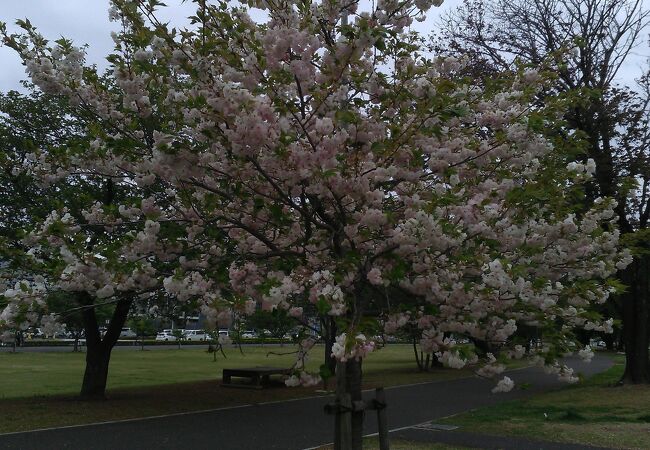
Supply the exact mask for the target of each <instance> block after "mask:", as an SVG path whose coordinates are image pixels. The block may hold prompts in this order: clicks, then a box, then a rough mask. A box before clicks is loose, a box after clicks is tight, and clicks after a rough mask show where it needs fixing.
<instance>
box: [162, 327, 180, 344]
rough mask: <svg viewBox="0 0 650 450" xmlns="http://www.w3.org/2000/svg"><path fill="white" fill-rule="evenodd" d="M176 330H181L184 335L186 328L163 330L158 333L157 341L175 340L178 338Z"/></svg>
mask: <svg viewBox="0 0 650 450" xmlns="http://www.w3.org/2000/svg"><path fill="white" fill-rule="evenodd" d="M174 332H180V333H181V335H182V336H184V334H183V333H184V332H185V330H182V329H177V330H162V331H161V332H160V333H158V334H157V335H156V340H157V341H172V342H175V341H176V340H177V339H178V338H177V337H176V335H175V334H174Z"/></svg>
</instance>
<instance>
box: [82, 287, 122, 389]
mask: <svg viewBox="0 0 650 450" xmlns="http://www.w3.org/2000/svg"><path fill="white" fill-rule="evenodd" d="M79 298H80V302H81V304H82V305H84V306H88V308H87V309H84V310H82V313H81V314H82V317H83V322H84V329H85V332H86V370H85V372H84V378H83V382H82V385H81V392H80V394H79V396H80V397H81V398H82V399H84V400H103V399H105V398H106V382H107V380H108V365H109V362H110V359H111V351H112V350H113V347H114V346H115V343H116V342H117V339H118V338H119V337H120V332H121V331H122V327H123V326H124V323H125V322H126V317H127V315H128V313H129V308H130V307H131V302H132V301H131V300H125V299H122V300H119V301H118V302H117V304H116V305H115V310H114V311H113V316H112V317H111V321H110V323H109V325H108V327H107V329H106V334H105V335H104V338H103V339H102V337H101V335H100V333H99V324H98V323H97V316H96V315H95V308H94V307H93V298H92V297H91V296H90V295H89V294H87V293H80V294H79Z"/></svg>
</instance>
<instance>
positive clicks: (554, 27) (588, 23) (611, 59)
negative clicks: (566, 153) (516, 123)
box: [434, 0, 650, 383]
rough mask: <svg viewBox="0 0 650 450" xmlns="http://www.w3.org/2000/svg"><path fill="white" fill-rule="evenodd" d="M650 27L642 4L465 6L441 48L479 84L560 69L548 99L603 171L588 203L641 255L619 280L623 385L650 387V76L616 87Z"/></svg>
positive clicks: (555, 1)
mask: <svg viewBox="0 0 650 450" xmlns="http://www.w3.org/2000/svg"><path fill="white" fill-rule="evenodd" d="M649 18H650V11H649V10H648V9H646V8H645V6H644V2H643V1H641V0H532V1H531V0H494V1H493V0H490V1H486V0H465V1H464V2H463V4H462V5H461V6H460V7H458V8H457V9H456V10H452V11H451V12H450V13H449V14H448V15H447V16H446V17H445V18H444V19H443V21H442V25H443V26H442V31H441V32H440V33H438V36H437V38H436V39H435V40H434V43H435V44H434V47H435V48H436V49H437V51H439V52H441V53H444V54H447V55H454V56H461V57H466V58H467V59H468V60H470V61H472V64H470V65H469V67H470V68H471V69H470V70H468V71H467V72H468V73H471V74H472V75H473V76H474V77H479V78H480V77H483V78H486V77H489V76H491V75H493V74H495V73H498V72H500V71H502V70H512V69H513V68H514V67H515V66H516V65H517V64H529V65H532V66H537V65H541V64H547V63H551V64H553V66H554V68H555V71H556V73H557V79H556V82H555V83H554V85H553V87H552V88H551V92H549V93H548V94H552V93H560V94H561V95H564V96H565V97H566V98H568V99H569V100H570V101H571V107H570V108H569V110H568V111H567V112H566V114H565V115H564V118H565V120H566V126H567V128H566V133H567V134H573V133H577V134H578V135H579V136H581V137H582V138H583V139H584V143H585V145H584V151H583V152H581V153H576V154H575V156H574V158H575V159H576V160H577V161H579V162H583V163H584V162H585V161H586V160H587V159H588V158H591V159H593V160H594V161H595V163H596V166H595V176H594V183H593V184H592V185H591V187H590V188H589V189H588V190H587V201H588V202H593V201H594V200H595V199H597V198H598V197H612V198H614V199H616V201H617V205H616V208H615V211H616V214H617V221H618V225H619V229H620V230H621V233H623V235H624V238H623V242H624V243H625V244H626V245H628V247H629V248H631V249H632V250H633V252H634V255H635V258H634V261H633V263H632V264H630V265H629V266H628V267H627V268H626V269H625V270H622V271H620V272H619V275H618V276H619V278H620V279H621V280H622V281H623V283H624V284H625V285H627V289H626V291H625V292H624V293H623V294H622V295H620V296H619V297H618V300H616V302H617V305H618V307H617V310H618V316H619V317H621V318H622V322H623V331H622V333H623V341H624V343H625V352H626V366H625V373H624V375H623V377H622V379H621V382H622V383H650V358H649V356H650V355H649V352H648V347H649V345H650V325H649V322H650V292H649V290H648V287H647V286H648V277H649V275H648V274H649V273H650V272H649V271H648V270H647V268H648V267H649V266H650V253H649V252H648V246H649V244H648V242H649V240H648V225H649V221H648V219H649V216H650V173H649V171H650V139H649V136H650V135H649V133H648V112H649V108H648V105H649V103H648V99H650V97H649V96H648V89H647V88H648V77H647V75H644V76H642V77H641V79H640V83H639V86H638V87H636V88H633V89H631V88H627V87H623V86H618V85H617V84H616V79H617V76H618V75H620V70H621V67H622V66H623V65H624V64H625V63H626V62H627V61H628V60H629V57H630V55H631V54H632V53H633V51H634V49H635V48H636V47H637V46H639V45H641V44H642V43H643V40H644V39H646V38H647V36H646V35H645V33H646V31H647V25H648V20H649ZM539 100H540V101H544V100H543V96H542V97H540V99H539Z"/></svg>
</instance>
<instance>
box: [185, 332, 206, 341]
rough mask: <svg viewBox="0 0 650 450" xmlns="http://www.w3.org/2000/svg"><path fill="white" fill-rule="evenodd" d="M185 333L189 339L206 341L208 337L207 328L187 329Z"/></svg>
mask: <svg viewBox="0 0 650 450" xmlns="http://www.w3.org/2000/svg"><path fill="white" fill-rule="evenodd" d="M184 335H185V339H186V340H188V341H205V340H207V339H208V336H207V335H206V334H205V330H185V333H184Z"/></svg>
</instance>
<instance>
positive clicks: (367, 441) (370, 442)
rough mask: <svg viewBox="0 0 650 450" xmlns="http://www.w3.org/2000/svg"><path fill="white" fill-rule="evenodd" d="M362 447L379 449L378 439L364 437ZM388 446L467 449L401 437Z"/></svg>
mask: <svg viewBox="0 0 650 450" xmlns="http://www.w3.org/2000/svg"><path fill="white" fill-rule="evenodd" d="M363 448H364V449H365V450H379V439H378V438H376V437H369V438H364V440H363ZM390 448H391V450H468V447H458V446H452V445H447V444H440V443H433V442H432V443H429V442H413V441H406V440H402V439H391V440H390ZM333 449H334V446H333V445H326V446H323V447H319V448H318V450H333Z"/></svg>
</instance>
